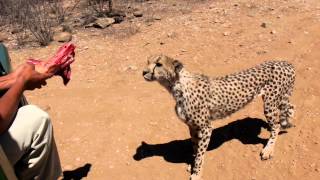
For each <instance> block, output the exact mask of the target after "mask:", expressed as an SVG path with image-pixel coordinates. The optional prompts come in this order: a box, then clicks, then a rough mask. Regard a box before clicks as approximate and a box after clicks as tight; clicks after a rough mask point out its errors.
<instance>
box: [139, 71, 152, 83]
mask: <svg viewBox="0 0 320 180" xmlns="http://www.w3.org/2000/svg"><path fill="white" fill-rule="evenodd" d="M142 75H143V77H144V79H145V80H147V81H153V80H154V76H153V73H152V72H148V71H143V72H142Z"/></svg>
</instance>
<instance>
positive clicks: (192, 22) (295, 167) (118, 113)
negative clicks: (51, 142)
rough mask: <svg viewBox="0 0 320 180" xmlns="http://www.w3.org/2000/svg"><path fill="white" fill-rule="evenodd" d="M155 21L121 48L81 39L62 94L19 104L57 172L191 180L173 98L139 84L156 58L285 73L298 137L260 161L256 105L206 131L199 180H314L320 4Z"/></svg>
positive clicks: (56, 84) (109, 39)
mask: <svg viewBox="0 0 320 180" xmlns="http://www.w3.org/2000/svg"><path fill="white" fill-rule="evenodd" d="M175 7H176V8H179V7H177V6H175ZM157 13H158V14H157V15H159V16H160V17H161V20H157V21H153V22H151V23H150V22H148V23H144V22H141V23H139V22H133V23H136V26H137V27H139V32H138V33H136V34H134V35H132V36H130V37H126V38H118V37H116V36H112V35H109V34H108V33H101V31H99V30H79V31H77V32H76V33H75V34H74V36H73V40H72V42H73V43H75V44H76V46H77V49H76V62H75V63H74V64H73V65H72V67H73V74H72V80H71V82H70V83H69V84H68V86H66V87H64V86H63V84H62V81H61V79H58V78H53V79H50V80H49V81H48V86H47V87H46V88H43V89H41V90H37V91H34V92H28V93H27V96H28V99H29V101H30V102H31V103H33V104H36V105H38V106H40V107H42V108H43V109H45V110H46V111H47V112H48V113H49V114H50V115H51V118H52V122H53V125H54V131H55V138H56V142H57V146H58V149H59V153H60V157H61V161H62V166H63V168H64V170H74V169H77V168H79V167H82V166H84V165H85V164H86V163H90V164H91V165H92V166H91V169H90V171H89V173H88V176H87V179H112V180H113V179H114V180H129V179H130V180H131V179H154V180H165V179H168V180H169V179H170V180H173V179H174V180H175V179H177V180H178V179H188V177H189V173H188V172H187V171H186V169H187V166H188V162H190V160H191V149H192V148H191V144H190V139H189V138H190V137H189V132H188V128H187V126H186V125H184V124H183V123H182V122H181V121H180V120H178V118H177V116H176V114H175V112H174V100H173V98H172V97H171V96H170V95H169V93H168V92H167V91H166V90H165V89H164V88H163V87H161V86H160V85H159V84H158V83H150V82H146V81H145V80H144V79H143V77H142V69H143V67H144V65H145V63H146V58H147V57H148V56H150V55H152V54H155V53H164V54H167V55H169V56H173V57H175V58H177V59H179V60H181V61H182V62H183V63H184V64H185V66H186V68H187V69H189V70H190V71H192V72H197V73H204V74H207V75H210V76H221V75H225V74H228V73H232V72H236V71H240V70H242V69H245V68H249V67H252V66H254V65H256V64H259V63H261V62H264V61H266V60H273V59H282V60H287V61H289V62H291V63H293V64H294V65H295V67H296V71H297V78H296V84H295V89H294V93H293V96H292V102H293V103H294V104H295V105H296V111H295V118H294V119H293V122H294V124H295V125H296V127H294V128H291V129H289V130H288V131H287V133H283V134H281V135H280V136H279V139H278V141H277V145H276V151H275V155H274V157H273V158H272V159H271V160H267V161H261V160H260V156H259V154H260V151H261V150H262V148H263V144H264V142H265V139H266V138H268V136H269V132H268V131H267V130H266V129H265V128H264V126H265V123H264V122H265V118H264V116H263V110H262V103H261V100H260V99H257V100H256V101H254V102H253V103H251V104H250V105H248V106H247V107H246V108H244V109H243V110H241V111H239V112H237V113H235V114H234V115H232V116H231V117H229V118H227V119H224V120H219V121H215V122H213V123H212V124H213V126H214V127H215V128H216V129H215V130H214V131H213V135H212V139H211V145H210V147H209V149H208V151H207V153H206V157H205V164H204V172H203V178H204V179H222V180H228V179H241V180H242V179H248V180H253V179H256V180H274V179H299V180H300V179H308V180H312V179H320V144H319V143H320V128H319V126H320V121H319V115H320V114H319V113H320V111H319V110H320V108H319V107H320V98H319V96H320V83H319V79H320V75H319V73H320V70H319V69H320V1H319V0H304V1H303V0H286V1H280V0H275V1H269V0H259V1H254V0H231V1H222V0H216V1H207V2H201V3H199V4H197V5H195V6H192V8H190V11H183V12H181V13H172V14H170V13H166V12H165V11H164V12H161V11H158V12H157ZM127 23H128V22H127ZM263 23H265V27H262V26H261V25H262V24H263ZM115 26H121V24H120V25H115ZM60 45H61V44H58V43H52V44H51V45H50V46H49V47H47V48H25V49H20V50H14V49H11V50H10V51H11V52H10V53H11V58H12V60H13V62H14V64H15V65H17V64H19V63H22V62H24V61H25V60H26V59H27V58H28V57H34V58H43V59H45V58H48V57H50V56H51V55H52V54H53V53H54V52H55V51H56V49H57V48H58V47H59V46H60ZM142 142H145V144H144V145H142Z"/></svg>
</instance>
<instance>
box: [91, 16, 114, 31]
mask: <svg viewBox="0 0 320 180" xmlns="http://www.w3.org/2000/svg"><path fill="white" fill-rule="evenodd" d="M115 22H116V21H115V20H114V18H99V19H97V20H96V21H95V22H94V23H92V24H90V25H92V26H93V27H95V28H101V29H104V28H106V27H108V26H110V25H111V24H113V23H115Z"/></svg>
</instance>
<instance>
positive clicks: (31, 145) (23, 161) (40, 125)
mask: <svg viewBox="0 0 320 180" xmlns="http://www.w3.org/2000/svg"><path fill="white" fill-rule="evenodd" d="M0 144H1V146H2V147H3V150H4V152H5V153H6V155H7V157H8V159H9V161H10V162H11V164H12V165H13V166H14V168H15V171H16V174H17V176H18V178H19V179H48V180H51V179H52V180H53V179H57V178H58V177H59V176H60V175H61V165H60V160H59V155H58V152H57V148H56V144H55V142H54V138H53V129H52V124H51V122H50V118H49V116H48V114H47V113H46V112H44V111H42V110H41V109H39V108H38V107H36V106H34V105H26V106H23V107H21V108H19V110H18V113H17V115H16V117H15V120H14V122H13V124H12V125H11V127H10V128H9V130H8V131H7V132H6V133H4V134H2V135H1V136H0Z"/></svg>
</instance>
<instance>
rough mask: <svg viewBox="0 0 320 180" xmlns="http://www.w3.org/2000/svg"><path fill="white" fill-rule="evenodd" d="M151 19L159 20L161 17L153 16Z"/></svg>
mask: <svg viewBox="0 0 320 180" xmlns="http://www.w3.org/2000/svg"><path fill="white" fill-rule="evenodd" d="M153 19H154V20H157V21H159V20H161V17H160V16H153Z"/></svg>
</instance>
